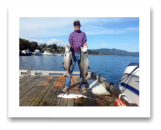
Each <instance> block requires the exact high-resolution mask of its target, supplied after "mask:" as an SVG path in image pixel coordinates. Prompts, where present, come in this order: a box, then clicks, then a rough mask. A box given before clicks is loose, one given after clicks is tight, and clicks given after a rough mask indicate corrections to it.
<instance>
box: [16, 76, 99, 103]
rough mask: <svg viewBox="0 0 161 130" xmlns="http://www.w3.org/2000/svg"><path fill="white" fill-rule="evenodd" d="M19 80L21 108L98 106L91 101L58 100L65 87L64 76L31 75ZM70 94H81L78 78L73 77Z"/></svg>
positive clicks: (80, 99)
mask: <svg viewBox="0 0 161 130" xmlns="http://www.w3.org/2000/svg"><path fill="white" fill-rule="evenodd" d="M19 79H20V80H19V105H20V106H97V103H96V102H95V101H93V100H92V101H90V100H89V99H83V98H79V99H74V98H72V99H70V98H68V99H67V98H58V97H57V95H58V94H60V93H62V90H63V88H64V87H65V81H66V77H64V76H56V75H48V76H47V75H45V76H44V75H31V76H20V78H19ZM69 93H81V89H80V88H79V77H78V76H72V78H71V87H70V89H69Z"/></svg>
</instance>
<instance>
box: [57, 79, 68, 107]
mask: <svg viewBox="0 0 161 130" xmlns="http://www.w3.org/2000/svg"><path fill="white" fill-rule="evenodd" d="M65 81H66V77H64V76H63V78H62V81H61V83H60V86H59V87H63V88H64V87H65ZM63 88H61V89H60V90H63ZM60 93H61V91H60ZM67 102H68V99H67V98H61V99H60V103H59V106H66V105H67Z"/></svg>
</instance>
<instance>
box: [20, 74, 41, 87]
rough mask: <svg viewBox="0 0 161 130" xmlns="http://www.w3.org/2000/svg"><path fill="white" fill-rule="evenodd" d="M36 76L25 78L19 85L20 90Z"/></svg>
mask: <svg viewBox="0 0 161 130" xmlns="http://www.w3.org/2000/svg"><path fill="white" fill-rule="evenodd" d="M37 77H38V76H35V77H28V78H26V79H25V80H23V82H20V83H19V87H20V88H21V87H22V86H24V85H26V84H28V83H30V82H31V81H33V80H34V79H35V78H37Z"/></svg>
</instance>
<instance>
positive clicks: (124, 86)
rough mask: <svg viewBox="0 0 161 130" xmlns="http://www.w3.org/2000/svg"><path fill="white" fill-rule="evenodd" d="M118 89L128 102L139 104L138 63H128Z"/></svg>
mask: <svg viewBox="0 0 161 130" xmlns="http://www.w3.org/2000/svg"><path fill="white" fill-rule="evenodd" d="M119 89H120V92H121V94H122V95H125V96H126V97H127V98H128V100H129V102H130V103H135V104H137V105H138V106H139V63H130V64H129V65H128V66H127V67H126V69H125V71H124V74H123V76H122V79H121V82H120V83H119Z"/></svg>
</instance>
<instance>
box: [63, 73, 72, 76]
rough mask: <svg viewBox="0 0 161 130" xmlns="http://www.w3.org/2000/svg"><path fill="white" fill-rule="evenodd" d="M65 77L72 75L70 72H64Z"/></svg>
mask: <svg viewBox="0 0 161 130" xmlns="http://www.w3.org/2000/svg"><path fill="white" fill-rule="evenodd" d="M64 77H72V76H71V75H70V74H69V73H68V72H66V73H65V74H64Z"/></svg>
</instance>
